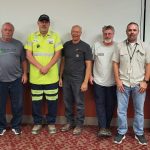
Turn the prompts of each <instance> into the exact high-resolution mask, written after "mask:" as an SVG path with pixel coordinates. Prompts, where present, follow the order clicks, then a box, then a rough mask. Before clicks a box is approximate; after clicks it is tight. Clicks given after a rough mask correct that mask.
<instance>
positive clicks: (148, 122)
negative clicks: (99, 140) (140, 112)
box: [6, 115, 150, 128]
mask: <svg viewBox="0 0 150 150" xmlns="http://www.w3.org/2000/svg"><path fill="white" fill-rule="evenodd" d="M6 118H7V121H8V122H10V120H11V118H12V116H11V115H6ZM22 123H27V124H32V123H33V119H32V116H31V115H29V116H28V115H24V116H23V120H22ZM56 123H57V124H65V123H66V119H65V117H64V116H57V119H56ZM132 123H133V118H128V126H132ZM84 124H85V125H97V118H96V117H85V121H84ZM111 126H117V118H113V119H112V122H111ZM144 127H145V128H149V127H150V119H144Z"/></svg>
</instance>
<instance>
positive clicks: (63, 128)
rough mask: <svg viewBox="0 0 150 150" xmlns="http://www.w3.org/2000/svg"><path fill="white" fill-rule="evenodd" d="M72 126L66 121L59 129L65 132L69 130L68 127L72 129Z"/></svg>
mask: <svg viewBox="0 0 150 150" xmlns="http://www.w3.org/2000/svg"><path fill="white" fill-rule="evenodd" d="M72 128H73V126H72V125H71V124H70V123H67V124H65V125H64V126H63V127H62V128H61V131H62V132H66V131H69V130H70V129H72Z"/></svg>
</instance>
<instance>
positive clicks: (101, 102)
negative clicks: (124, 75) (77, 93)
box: [94, 82, 117, 128]
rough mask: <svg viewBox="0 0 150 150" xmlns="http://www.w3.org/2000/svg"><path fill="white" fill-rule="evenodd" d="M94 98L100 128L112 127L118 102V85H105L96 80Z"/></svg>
mask: <svg viewBox="0 0 150 150" xmlns="http://www.w3.org/2000/svg"><path fill="white" fill-rule="evenodd" d="M94 99H95V106H96V114H97V119H98V125H99V128H110V123H111V120H112V117H113V112H114V108H115V106H116V103H117V96H116V86H110V87H105V86H101V85H98V84H96V83H95V82H94Z"/></svg>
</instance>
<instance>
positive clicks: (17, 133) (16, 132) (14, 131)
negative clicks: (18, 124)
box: [12, 128, 22, 135]
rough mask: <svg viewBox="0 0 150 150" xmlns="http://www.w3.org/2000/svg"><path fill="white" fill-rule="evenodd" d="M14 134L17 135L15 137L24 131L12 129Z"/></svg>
mask: <svg viewBox="0 0 150 150" xmlns="http://www.w3.org/2000/svg"><path fill="white" fill-rule="evenodd" d="M12 132H13V133H14V134H15V135H19V134H21V133H22V131H21V130H20V129H19V128H18V129H12Z"/></svg>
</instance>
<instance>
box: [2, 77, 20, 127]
mask: <svg viewBox="0 0 150 150" xmlns="http://www.w3.org/2000/svg"><path fill="white" fill-rule="evenodd" d="M8 95H9V96H10V101H11V110H12V115H13V118H12V120H11V124H12V128H14V129H18V128H20V126H21V121H22V113H23V86H22V83H21V78H19V79H17V80H15V81H12V82H0V129H5V128H6V127H7V121H6V102H7V98H8Z"/></svg>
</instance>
